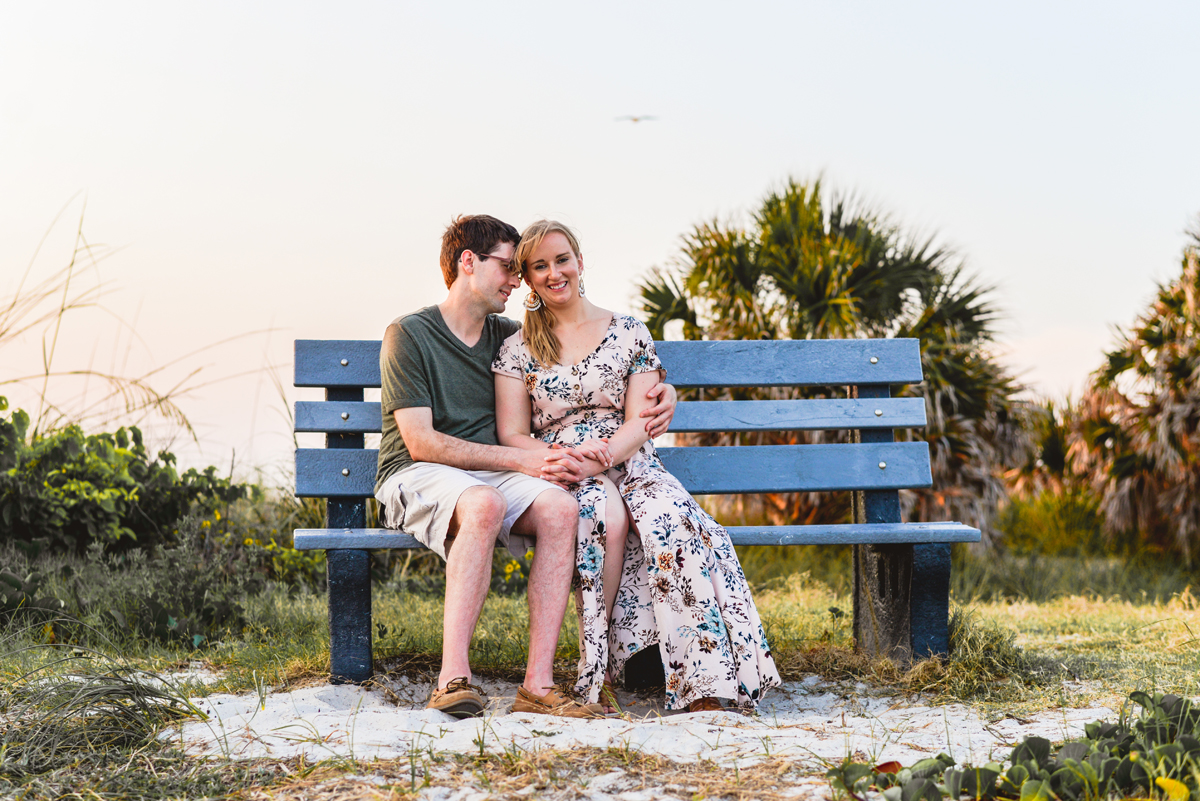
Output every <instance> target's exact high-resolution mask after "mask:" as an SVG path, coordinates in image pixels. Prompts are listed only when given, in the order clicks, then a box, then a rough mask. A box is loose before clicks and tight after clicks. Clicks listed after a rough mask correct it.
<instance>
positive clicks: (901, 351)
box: [654, 339, 922, 387]
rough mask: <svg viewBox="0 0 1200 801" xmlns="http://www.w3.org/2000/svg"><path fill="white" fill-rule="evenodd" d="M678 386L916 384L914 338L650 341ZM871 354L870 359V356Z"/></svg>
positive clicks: (918, 373)
mask: <svg viewBox="0 0 1200 801" xmlns="http://www.w3.org/2000/svg"><path fill="white" fill-rule="evenodd" d="M654 345H655V348H656V349H657V351H658V355H659V357H660V358H661V359H662V363H663V365H664V366H665V367H666V368H667V380H668V381H670V382H671V383H672V384H674V385H675V386H678V387H804V386H820V387H826V386H852V385H857V384H918V383H920V382H921V380H922V373H921V347H920V343H919V341H918V340H916V339H798V340H786V341H780V340H724V341H717V342H707V341H705V342H696V341H691V342H656V343H654ZM872 359H874V361H872Z"/></svg>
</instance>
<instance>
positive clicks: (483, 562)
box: [438, 486, 508, 690]
mask: <svg viewBox="0 0 1200 801" xmlns="http://www.w3.org/2000/svg"><path fill="white" fill-rule="evenodd" d="M507 509H508V506H507V504H506V503H505V501H504V496H503V495H501V494H500V492H499V491H498V490H495V489H493V488H492V487H485V486H478V487H471V488H470V489H467V490H465V491H464V492H463V493H462V494H461V495H459V496H458V503H457V504H455V506H454V516H453V517H452V518H451V519H450V531H449V534H450V535H452V536H453V537H454V540H453V542H452V543H451V544H450V550H449V551H448V552H447V553H446V608H445V612H444V615H443V618H442V626H443V629H444V632H443V640H442V671H441V673H440V674H439V675H438V689H439V690H440V689H442V688H444V687H445V686H446V684H448V683H449V682H451V681H453V680H454V679H457V678H459V677H461V676H465V677H466V678H467V681H470V680H471V662H470V658H469V653H470V648H471V637H472V636H473V635H474V634H475V626H476V624H477V623H479V615H480V613H481V612H482V611H483V602H484V601H485V600H487V594H488V588H489V587H490V585H491V580H492V554H493V552H494V551H495V548H496V537H498V536H499V535H500V529H501V527H502V526H503V524H504V513H505V511H507Z"/></svg>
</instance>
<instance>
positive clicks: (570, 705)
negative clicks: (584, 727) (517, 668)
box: [512, 685, 604, 718]
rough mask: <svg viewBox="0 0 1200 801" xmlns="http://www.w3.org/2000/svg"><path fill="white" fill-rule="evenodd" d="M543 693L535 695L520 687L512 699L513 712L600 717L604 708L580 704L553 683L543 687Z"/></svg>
mask: <svg viewBox="0 0 1200 801" xmlns="http://www.w3.org/2000/svg"><path fill="white" fill-rule="evenodd" d="M545 689H547V690H549V692H547V693H546V694H545V695H542V696H537V695H534V694H533V693H531V692H529V691H528V690H526V689H525V688H524V687H521V688H519V689H518V690H517V700H516V701H513V705H512V711H513V712H532V713H534V714H535V715H555V716H556V717H560V718H602V717H604V710H603V708H602V707H601V706H600V705H599V704H581V703H579V702H578V701H576V700H575V699H574V698H572V697H571V696H570V695H569V694H568V693H567V692H566V691H565V690H563V689H562V688H561V687H559V686H557V685H555V686H553V687H547V688H545Z"/></svg>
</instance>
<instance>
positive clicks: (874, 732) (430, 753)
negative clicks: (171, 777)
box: [174, 677, 1116, 801]
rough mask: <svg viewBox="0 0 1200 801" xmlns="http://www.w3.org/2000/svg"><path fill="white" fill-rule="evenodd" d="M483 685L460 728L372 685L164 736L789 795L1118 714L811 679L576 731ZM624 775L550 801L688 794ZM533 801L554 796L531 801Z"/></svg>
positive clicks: (190, 743) (314, 753)
mask: <svg viewBox="0 0 1200 801" xmlns="http://www.w3.org/2000/svg"><path fill="white" fill-rule="evenodd" d="M482 686H483V687H484V689H485V690H486V691H487V694H488V699H489V705H488V710H487V712H486V714H485V715H484V716H483V717H481V718H476V719H468V720H461V721H460V720H455V719H454V718H451V717H450V716H449V715H446V714H444V713H441V712H435V711H432V710H427V709H425V708H424V706H425V701H426V698H427V696H428V693H429V687H428V686H427V685H426V684H424V683H421V684H416V683H413V682H411V681H410V680H409V679H407V678H405V677H399V678H391V679H383V680H381V682H380V686H377V687H374V688H371V689H364V688H361V687H355V686H333V685H319V686H312V687H305V688H302V689H297V690H293V691H290V692H274V693H268V694H266V695H264V696H259V695H258V694H257V693H250V694H245V695H236V696H235V695H211V696H208V697H207V698H202V699H195V701H194V702H195V703H196V705H197V706H198V707H199V708H200V709H202V710H203V711H204V712H205V713H206V714H207V715H208V716H209V720H208V721H204V722H195V721H193V722H188V723H187V724H186V725H184V726H183V727H182V728H181V729H180V730H177V731H176V732H175V734H174V736H175V737H177V738H179V739H181V740H182V743H183V745H184V747H185V748H186V749H187V750H188V751H189V752H191V753H193V754H196V755H201V754H210V755H222V756H230V757H234V758H242V759H248V758H260V757H270V758H278V759H284V758H289V757H297V756H300V755H304V756H305V757H306V758H307V759H308V760H309V761H317V760H322V759H328V758H331V757H351V758H354V759H357V760H372V759H380V760H387V759H407V760H409V761H412V760H423V763H429V762H431V761H436V759H435V757H436V756H437V755H446V754H464V755H473V754H480V753H481V752H488V753H493V754H509V755H513V754H521V755H536V754H545V753H548V752H562V751H580V752H581V753H582V752H583V750H584V749H600V750H601V751H608V752H612V751H614V750H615V751H617V752H622V753H629V752H632V753H634V754H637V755H642V756H645V755H653V756H657V757H662V758H665V759H667V760H670V761H671V762H673V763H679V764H688V763H691V764H693V765H694V764H697V763H705V762H707V763H710V764H712V765H715V766H717V767H719V768H723V769H728V771H729V773H730V774H731V775H732V774H733V773H734V771H736V770H744V769H747V768H751V767H753V766H755V765H759V764H765V763H772V764H776V763H779V761H780V760H781V759H782V760H786V762H787V763H788V764H790V765H793V766H797V767H802V768H804V769H807V771H808V772H809V774H810V775H809V776H807V777H802V778H797V779H796V780H795V781H793V782H792V785H793V792H789V793H787V795H795V794H799V795H812V796H814V797H825V796H828V787H827V785H826V784H825V782H824V780H823V779H820V778H819V777H820V776H822V775H823V774H824V771H825V770H826V768H827V767H828V764H829V763H830V762H838V761H841V760H842V759H843V758H844V757H846V756H847V755H854V756H855V758H856V759H860V760H873V761H875V762H885V761H891V760H895V761H898V762H901V763H902V764H905V765H910V764H912V763H913V762H915V761H916V760H918V759H921V758H923V757H926V756H932V755H934V754H937V753H938V752H940V751H945V752H947V753H949V754H951V755H952V756H954V757H955V758H956V759H957V760H959V761H960V762H971V763H974V764H980V763H982V762H986V761H988V760H989V759H993V758H995V759H997V760H1003V759H1004V758H1005V757H1006V756H1007V752H1008V751H1009V750H1010V749H1011V747H1012V745H1013V744H1014V743H1016V742H1018V741H1019V740H1020V739H1021V738H1022V737H1024V736H1026V735H1038V736H1042V737H1047V738H1049V739H1050V740H1053V741H1060V740H1064V739H1067V738H1071V737H1078V736H1082V734H1083V726H1084V724H1086V723H1089V722H1091V721H1094V720H1097V719H1102V718H1103V719H1113V718H1114V717H1115V714H1116V713H1115V710H1113V709H1110V708H1109V707H1107V706H1098V705H1092V706H1087V707H1082V708H1069V707H1064V708H1060V709H1054V710H1049V711H1046V712H1043V713H1041V714H1038V715H1035V716H1033V717H1031V718H1025V719H1017V718H1014V717H1011V716H1009V717H1003V718H1000V719H990V720H989V719H984V718H983V717H981V716H980V715H979V714H978V713H977V712H976V711H974V710H971V709H969V708H967V707H964V706H962V705H958V704H954V705H949V706H936V705H931V704H930V703H928V702H927V701H925V700H922V699H920V698H903V697H898V696H894V695H886V694H881V693H879V692H878V691H871V690H870V689H869V688H867V687H866V686H865V685H859V686H858V687H856V688H849V690H848V689H847V688H844V687H841V688H839V687H834V686H832V685H827V684H823V683H821V682H820V681H819V680H818V679H816V678H815V677H812V678H809V679H807V680H805V681H801V682H789V683H787V684H785V685H784V687H782V688H780V689H778V690H776V691H774V692H773V693H772V694H771V695H770V696H768V698H767V699H766V700H765V701H764V702H763V704H762V705H761V707H760V709H759V713H758V714H757V715H742V714H739V713H736V712H708V713H695V714H687V713H669V712H666V711H665V710H663V709H661V708H660V707H659V705H658V704H657V702H656V701H655V700H654V699H652V698H644V697H638V696H635V695H631V694H629V693H620V699H621V701H622V705H623V706H624V707H625V709H626V712H625V715H624V716H622V717H613V718H608V719H604V720H590V721H580V720H569V719H563V718H554V717H549V716H544V715H531V714H513V713H510V712H509V711H508V710H509V708H510V707H511V706H512V701H513V697H514V695H515V693H516V685H515V684H510V683H504V682H497V681H489V680H486V679H484V680H482ZM1068 689H1069V688H1068ZM851 690H852V691H851ZM591 753H595V752H594V751H593V752H591ZM622 776H623V774H622V771H620V770H616V771H612V770H608V769H605V773H604V774H603V775H591V776H589V777H588V778H587V781H585V782H583V785H584V786H581V787H580V788H577V790H576V791H575V792H574V794H570V793H569V794H567V795H563V796H561V797H564V798H588V799H602V798H622V799H625V801H639V800H640V799H650V798H658V797H684V796H686V795H687V792H685V791H687V790H688V788H687V787H682V788H681V789H680V791H679V792H675V791H668V790H667V789H664V788H657V789H655V788H653V787H650V788H648V787H647V786H646V783H645V780H644V779H645V777H644V776H643V777H642V780H641V781H640V784H639V782H638V781H633V782H632V784H630V782H629V781H625V782H624V783H625V784H629V785H630V786H629V787H626V788H625V789H622V786H623V784H622V782H623V781H624V779H630V778H631V777H629V776H624V779H623V778H622ZM445 779H446V783H447V786H437V785H438V784H439V783H438V782H435V783H434V786H430V787H426V788H425V789H424V790H423V791H421V797H422V798H425V797H428V798H431V799H432V798H436V799H439V801H440V800H441V799H456V800H457V799H468V798H470V799H474V798H486V797H491V796H489V792H490V790H489V788H486V787H485V788H481V787H479V786H474V787H473V786H471V783H470V782H468V783H467V785H465V786H464V785H463V784H462V782H463V778H462V776H457V777H451V776H449V775H447V776H446V777H445ZM363 780H364V781H369V777H363ZM529 786H530V787H532V786H533V785H529ZM692 789H694V788H692ZM481 793H482V795H481ZM646 793H650V794H649V795H646ZM656 793H657V794H656ZM681 793H682V796H681ZM506 795H513V794H512V793H508V794H506ZM517 795H520V794H517ZM538 797H539V798H540V797H558V796H553V794H552V795H546V794H545V793H544V792H539V793H538Z"/></svg>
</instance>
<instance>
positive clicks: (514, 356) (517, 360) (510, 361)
mask: <svg viewBox="0 0 1200 801" xmlns="http://www.w3.org/2000/svg"><path fill="white" fill-rule="evenodd" d="M528 363H529V360H528V359H527V358H525V341H524V338H523V337H522V336H521V333H520V332H519V331H518V332H517V333H515V334H513V335H512V336H510V337H509V338H508V339H506V340H504V342H503V343H501V345H500V350H499V351H498V352H497V353H496V358H495V359H493V360H492V372H493V373H499V374H500V375H509V376H512V377H513V378H520V379H521V380H524V379H525V366H526V365H527V364H528Z"/></svg>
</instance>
